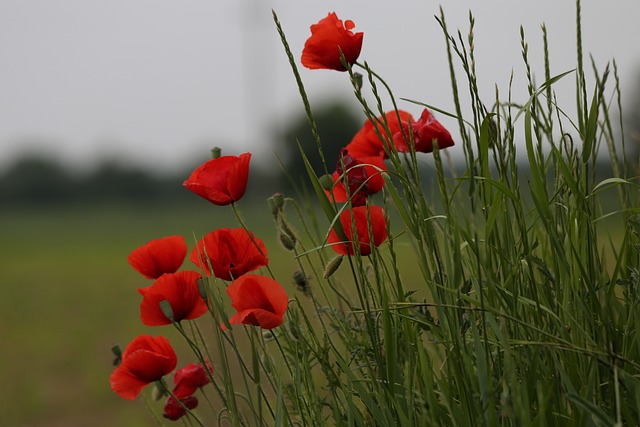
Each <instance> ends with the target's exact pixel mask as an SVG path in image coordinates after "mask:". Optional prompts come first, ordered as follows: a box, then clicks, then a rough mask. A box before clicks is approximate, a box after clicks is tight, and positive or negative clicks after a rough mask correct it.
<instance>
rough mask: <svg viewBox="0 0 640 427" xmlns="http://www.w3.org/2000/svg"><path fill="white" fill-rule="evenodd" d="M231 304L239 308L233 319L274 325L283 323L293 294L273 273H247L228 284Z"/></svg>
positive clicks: (260, 324) (234, 321)
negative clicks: (271, 276) (288, 292)
mask: <svg viewBox="0 0 640 427" xmlns="http://www.w3.org/2000/svg"><path fill="white" fill-rule="evenodd" d="M227 294H228V295H229V297H231V305H233V307H234V308H235V309H236V310H237V311H238V312H237V313H236V314H234V315H233V317H231V318H230V319H229V323H232V324H238V323H244V324H246V325H257V326H260V327H261V328H262V329H273V328H275V327H277V326H280V325H281V324H282V320H283V319H282V316H284V313H285V312H286V311H287V306H288V305H289V297H288V296H287V293H286V292H285V290H284V289H283V287H282V285H280V284H279V283H278V282H276V281H275V280H273V279H272V278H270V277H266V276H258V275H256V274H246V275H244V276H242V277H240V278H239V279H237V280H235V281H233V282H232V283H231V284H230V285H229V286H228V287H227Z"/></svg>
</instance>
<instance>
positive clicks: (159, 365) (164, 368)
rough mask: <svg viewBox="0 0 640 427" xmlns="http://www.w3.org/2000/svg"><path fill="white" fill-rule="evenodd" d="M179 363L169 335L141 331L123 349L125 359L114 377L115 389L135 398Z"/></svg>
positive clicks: (112, 375)
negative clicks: (140, 333)
mask: <svg viewBox="0 0 640 427" xmlns="http://www.w3.org/2000/svg"><path fill="white" fill-rule="evenodd" d="M177 363H178V358H177V356H176V353H175V351H173V348H172V347H171V344H169V340H168V339H166V338H165V337H162V336H159V337H152V336H149V335H140V336H138V337H136V338H135V339H134V340H133V341H131V343H129V345H128V346H127V348H126V349H125V350H124V352H123V353H122V363H121V364H120V365H119V366H118V367H117V368H116V369H115V370H114V371H113V373H112V374H111V378H110V383H111V389H112V390H113V391H115V392H116V393H118V394H119V395H120V396H122V397H123V398H125V399H127V400H133V399H135V398H136V397H137V396H138V395H139V394H140V392H141V391H142V389H143V388H144V386H146V385H147V384H149V383H152V382H154V381H158V380H159V379H161V378H162V377H163V376H165V375H167V374H168V373H169V372H171V371H173V369H174V368H175V367H176V364H177Z"/></svg>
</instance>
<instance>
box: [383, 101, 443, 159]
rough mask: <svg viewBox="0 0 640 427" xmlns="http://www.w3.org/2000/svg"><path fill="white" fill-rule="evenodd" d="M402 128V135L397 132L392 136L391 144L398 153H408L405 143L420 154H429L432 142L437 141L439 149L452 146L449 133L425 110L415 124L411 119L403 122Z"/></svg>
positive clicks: (431, 149)
mask: <svg viewBox="0 0 640 427" xmlns="http://www.w3.org/2000/svg"><path fill="white" fill-rule="evenodd" d="M409 123H411V133H412V135H411V136H412V138H410V135H409V133H410V132H409ZM402 128H403V130H404V134H403V132H397V133H395V134H394V135H393V143H394V145H395V146H396V149H397V150H398V151H400V152H408V151H410V150H409V146H408V145H407V141H411V142H413V144H415V151H418V152H420V153H431V152H432V151H433V142H434V141H437V143H438V148H440V149H442V148H448V147H451V146H453V144H454V142H453V139H452V138H451V134H450V133H449V131H448V130H446V129H445V128H444V126H442V125H441V124H440V122H439V121H437V120H436V119H435V117H433V115H432V114H431V112H430V111H429V110H428V109H426V108H425V109H424V111H423V112H422V116H420V120H418V121H417V122H416V121H413V118H411V117H410V118H409V120H403V122H402Z"/></svg>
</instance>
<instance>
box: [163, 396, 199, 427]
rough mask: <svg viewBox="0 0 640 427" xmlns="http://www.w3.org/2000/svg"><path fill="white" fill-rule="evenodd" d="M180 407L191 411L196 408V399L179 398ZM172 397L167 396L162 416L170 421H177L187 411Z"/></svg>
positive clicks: (188, 397)
mask: <svg viewBox="0 0 640 427" xmlns="http://www.w3.org/2000/svg"><path fill="white" fill-rule="evenodd" d="M180 402H182V405H184V406H186V407H187V408H189V410H191V409H195V408H197V407H198V398H197V397H195V396H186V397H183V398H180ZM182 405H180V404H179V403H178V402H177V401H176V400H175V399H174V398H173V397H171V396H169V397H168V398H167V401H166V402H165V404H164V410H163V412H162V416H163V417H165V418H166V419H168V420H171V421H177V420H179V419H180V418H182V417H183V416H184V415H185V414H186V413H187V411H186V410H185V409H184V408H183V407H182Z"/></svg>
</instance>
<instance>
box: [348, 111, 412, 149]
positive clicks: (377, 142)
mask: <svg viewBox="0 0 640 427" xmlns="http://www.w3.org/2000/svg"><path fill="white" fill-rule="evenodd" d="M408 120H413V117H412V116H411V114H409V113H407V112H406V111H403V110H398V111H397V112H396V111H395V110H392V111H389V112H387V113H386V114H385V115H384V117H383V116H380V117H376V118H375V120H373V121H371V120H367V121H366V123H365V124H364V126H362V129H360V131H358V133H357V134H356V135H355V136H354V137H353V139H352V140H351V142H350V143H349V144H347V146H346V147H345V148H346V149H347V150H348V151H349V154H351V155H352V156H353V157H355V158H357V159H366V158H369V157H382V158H385V159H386V158H387V157H388V156H387V152H386V151H385V143H384V141H386V143H387V144H386V145H387V147H390V145H391V143H392V141H393V135H395V134H397V133H398V132H400V134H402V133H401V131H402V123H403V122H406V121H408ZM387 129H388V130H389V132H387ZM381 138H382V139H381Z"/></svg>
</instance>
